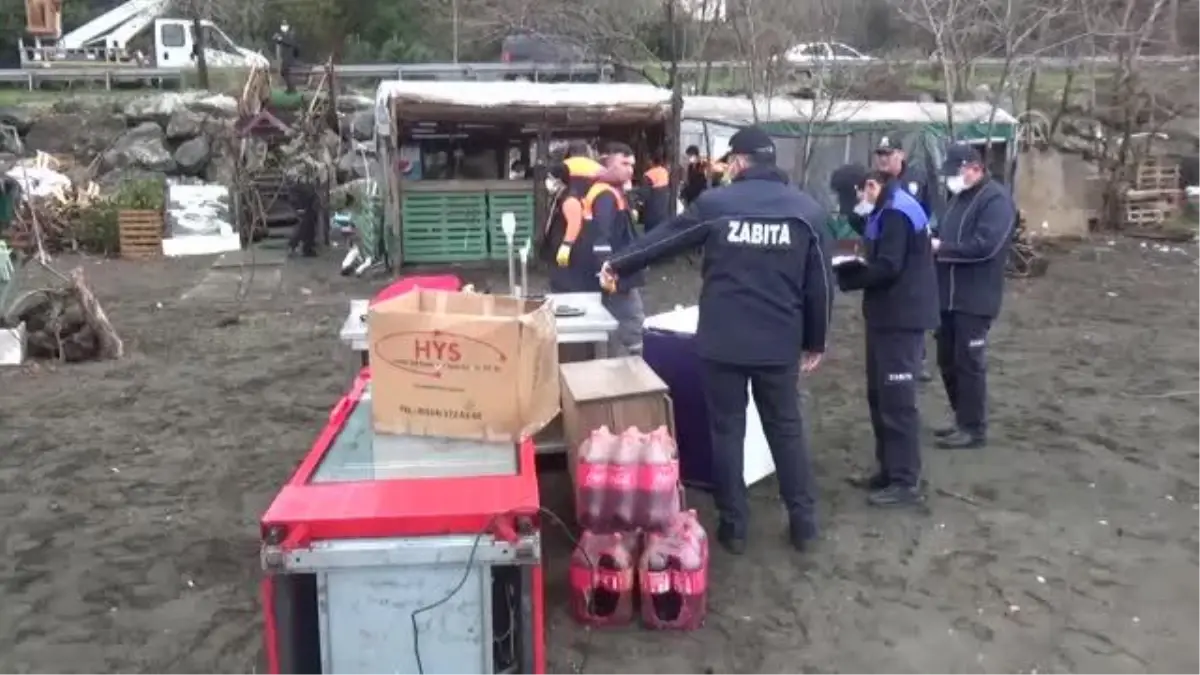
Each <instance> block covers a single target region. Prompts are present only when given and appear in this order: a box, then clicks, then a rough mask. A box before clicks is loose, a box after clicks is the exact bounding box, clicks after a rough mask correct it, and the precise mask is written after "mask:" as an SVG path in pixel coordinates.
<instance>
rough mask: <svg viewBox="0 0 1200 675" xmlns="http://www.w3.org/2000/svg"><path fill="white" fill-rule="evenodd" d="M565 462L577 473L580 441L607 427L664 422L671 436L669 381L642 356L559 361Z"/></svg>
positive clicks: (618, 430)
mask: <svg viewBox="0 0 1200 675" xmlns="http://www.w3.org/2000/svg"><path fill="white" fill-rule="evenodd" d="M559 374H560V379H561V382H562V422H563V435H564V436H565V440H566V444H567V467H568V469H569V470H570V472H571V475H572V476H574V474H575V458H576V454H577V452H578V450H579V444H580V443H582V442H583V440H584V439H585V438H587V437H588V436H589V435H590V434H591V433H592V431H594V430H596V429H599V428H600V427H602V426H607V427H608V428H609V429H611V430H612V431H613V432H614V433H621V432H622V431H624V430H626V429H628V428H629V427H637V428H638V429H640V430H642V431H653V430H655V429H657V428H658V427H660V426H663V425H666V426H667V428H668V429H669V430H670V431H671V436H672V438H673V437H674V436H675V411H674V409H673V407H672V405H671V397H670V395H669V394H668V389H667V384H666V383H665V382H663V381H662V378H660V377H659V376H658V374H657V373H655V372H654V371H653V370H651V368H650V366H648V365H646V362H645V361H643V360H642V358H641V357H640V356H627V357H622V358H615V359H599V360H596V361H582V362H579V363H564V364H562V365H561V366H559Z"/></svg>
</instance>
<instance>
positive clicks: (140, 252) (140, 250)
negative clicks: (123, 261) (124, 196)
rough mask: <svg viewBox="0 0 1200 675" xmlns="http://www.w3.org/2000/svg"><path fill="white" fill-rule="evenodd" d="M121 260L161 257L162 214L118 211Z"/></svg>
mask: <svg viewBox="0 0 1200 675" xmlns="http://www.w3.org/2000/svg"><path fill="white" fill-rule="evenodd" d="M117 227H118V231H119V233H120V242H121V257H122V258H134V259H145V258H157V257H159V256H161V255H162V241H163V214H162V212H161V211H125V210H122V211H119V212H117Z"/></svg>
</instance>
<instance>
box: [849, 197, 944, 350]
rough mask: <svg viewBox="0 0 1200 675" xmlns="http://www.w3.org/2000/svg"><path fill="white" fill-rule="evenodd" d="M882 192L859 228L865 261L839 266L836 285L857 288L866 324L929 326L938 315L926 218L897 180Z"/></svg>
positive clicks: (895, 327)
mask: <svg viewBox="0 0 1200 675" xmlns="http://www.w3.org/2000/svg"><path fill="white" fill-rule="evenodd" d="M883 195H884V197H883V198H881V199H880V200H879V203H877V204H876V205H875V210H874V211H873V212H872V213H871V215H870V216H869V217H868V218H867V226H866V229H865V230H864V231H863V241H864V258H865V260H866V265H862V266H853V267H851V266H843V267H839V268H838V269H837V278H838V285H839V286H840V287H841V288H842V290H844V291H854V290H859V289H862V291H863V319H864V320H865V321H866V324H867V328H870V329H876V330H915V331H924V330H932V329H934V328H937V326H938V318H939V317H938V297H937V292H938V290H937V278H936V274H935V272H934V269H933V250H932V248H931V247H930V244H929V217H928V216H926V215H925V211H924V210H922V208H921V204H920V203H918V202H917V200H916V199H915V198H913V197H912V195H910V194H909V192H908V191H907V189H906V186H904V185H902V184H899V183H898V182H897V181H891V182H890V183H888V185H887V186H886V187H885V188H884V192H883Z"/></svg>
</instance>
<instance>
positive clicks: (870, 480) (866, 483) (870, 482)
mask: <svg viewBox="0 0 1200 675" xmlns="http://www.w3.org/2000/svg"><path fill="white" fill-rule="evenodd" d="M846 482H847V483H849V484H850V485H851V486H853V487H856V488H858V489H860V490H869V491H870V492H875V491H877V490H882V489H883V488H885V487H887V486H888V483H889V482H890V481H889V480H888V478H887V476H885V475H883V472H882V471H880V472H876V473H874V474H871V475H870V476H851V477H850V478H847V479H846Z"/></svg>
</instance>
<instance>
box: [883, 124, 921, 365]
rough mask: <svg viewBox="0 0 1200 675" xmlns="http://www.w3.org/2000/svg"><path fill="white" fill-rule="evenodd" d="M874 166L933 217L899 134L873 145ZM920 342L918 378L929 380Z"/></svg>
mask: <svg viewBox="0 0 1200 675" xmlns="http://www.w3.org/2000/svg"><path fill="white" fill-rule="evenodd" d="M875 168H876V169H878V170H880V171H883V172H884V173H887V174H888V175H890V176H892V177H893V178H895V179H896V181H897V183H898V184H899V186H900V188H901V189H902V190H904V191H905V192H907V193H908V194H909V195H911V196H912V197H913V198H914V199H916V200H917V202H918V203H919V204H920V205H921V209H922V210H923V211H925V216H926V217H927V218H932V217H933V200H932V196H933V195H932V193H931V192H930V191H929V181H927V180H926V179H925V174H923V173H922V172H921V171H920V170H918V169H917V168H916V167H914V166H912V165H911V164H909V163H908V156H907V155H906V154H905V153H904V147H903V146H902V145H901V144H900V135H899V134H896V133H890V134H888V135H887V136H884V137H883V138H881V139H879V145H876V146H875ZM931 226H932V225H931ZM921 344H922V346H921V376H920V378H921V381H922V382H931V381H933V376H932V375H930V374H929V369H927V368H926V367H925V347H924V343H921Z"/></svg>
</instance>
